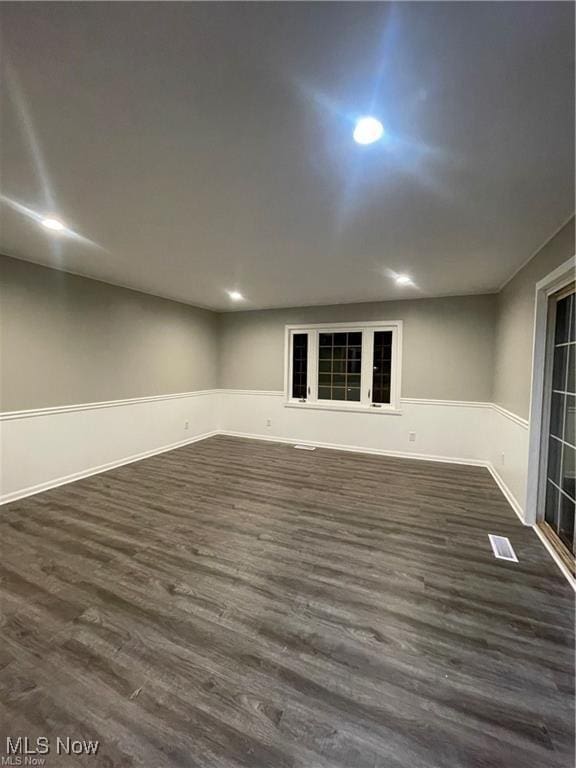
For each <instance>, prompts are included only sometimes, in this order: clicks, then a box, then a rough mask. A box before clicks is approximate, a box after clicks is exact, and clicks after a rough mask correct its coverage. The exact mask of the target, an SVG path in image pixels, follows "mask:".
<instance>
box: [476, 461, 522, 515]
mask: <svg viewBox="0 0 576 768" xmlns="http://www.w3.org/2000/svg"><path fill="white" fill-rule="evenodd" d="M485 466H486V467H487V468H488V471H489V472H490V474H491V475H492V477H493V478H494V481H495V483H496V485H497V486H498V488H500V490H501V491H502V493H503V494H504V497H505V498H506V501H507V502H508V504H510V506H511V507H512V509H513V510H514V512H516V514H517V515H518V519H519V520H520V522H521V523H522V525H527V523H526V522H525V520H524V510H523V509H522V507H521V506H520V504H519V502H518V499H517V498H516V497H515V496H514V494H513V493H512V491H511V490H510V488H508V486H507V485H506V483H505V482H504V480H503V479H502V478H501V477H500V475H499V474H498V472H497V471H496V469H495V467H494V465H493V464H492V462H490V461H487V462H486V463H485Z"/></svg>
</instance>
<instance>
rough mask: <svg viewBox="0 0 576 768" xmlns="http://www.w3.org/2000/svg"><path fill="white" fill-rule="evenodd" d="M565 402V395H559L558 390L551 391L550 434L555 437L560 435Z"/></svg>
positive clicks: (562, 427)
mask: <svg viewBox="0 0 576 768" xmlns="http://www.w3.org/2000/svg"><path fill="white" fill-rule="evenodd" d="M565 402H566V395H561V394H560V393H559V392H553V393H552V401H551V405H550V434H551V435H556V437H562V433H563V429H564V403H565Z"/></svg>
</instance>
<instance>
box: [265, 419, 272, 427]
mask: <svg viewBox="0 0 576 768" xmlns="http://www.w3.org/2000/svg"><path fill="white" fill-rule="evenodd" d="M266 426H267V427H271V426H272V419H266Z"/></svg>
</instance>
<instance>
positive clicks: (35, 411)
mask: <svg viewBox="0 0 576 768" xmlns="http://www.w3.org/2000/svg"><path fill="white" fill-rule="evenodd" d="M218 391H219V390H216V389H197V390H194V391H193V392H178V393H176V394H170V395H146V396H144V397H129V398H126V399H125V400H103V401H101V402H96V403H76V404H74V405H55V406H50V407H48V408H30V409H29V410H25V411H0V421H10V420H11V419H29V418H33V417H35V416H53V415H56V414H58V413H73V412H74V411H92V410H96V409H98V408H117V407H118V406H122V405H137V404H140V403H153V402H160V401H163V400H178V399H180V398H183V397H199V396H201V395H211V394H214V393H215V392H218ZM267 394H269V393H267Z"/></svg>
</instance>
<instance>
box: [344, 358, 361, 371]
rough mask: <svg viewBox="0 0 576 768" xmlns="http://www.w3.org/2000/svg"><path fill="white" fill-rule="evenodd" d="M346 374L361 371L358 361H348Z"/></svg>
mask: <svg viewBox="0 0 576 768" xmlns="http://www.w3.org/2000/svg"><path fill="white" fill-rule="evenodd" d="M347 368H348V373H360V371H361V369H362V363H361V361H360V360H348V365H347Z"/></svg>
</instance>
